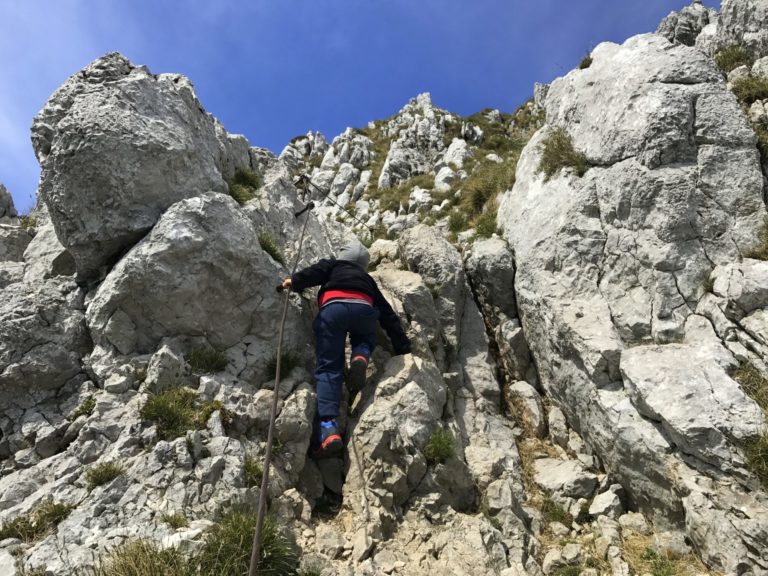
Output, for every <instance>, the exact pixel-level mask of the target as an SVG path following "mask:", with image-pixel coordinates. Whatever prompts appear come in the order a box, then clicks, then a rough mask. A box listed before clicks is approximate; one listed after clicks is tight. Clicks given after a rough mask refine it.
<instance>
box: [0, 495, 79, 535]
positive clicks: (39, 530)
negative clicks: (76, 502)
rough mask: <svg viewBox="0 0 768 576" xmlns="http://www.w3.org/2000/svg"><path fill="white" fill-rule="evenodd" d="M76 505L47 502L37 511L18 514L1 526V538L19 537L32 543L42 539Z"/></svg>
mask: <svg viewBox="0 0 768 576" xmlns="http://www.w3.org/2000/svg"><path fill="white" fill-rule="evenodd" d="M73 508H74V506H71V505H70V504H62V503H60V502H45V503H44V504H42V505H41V506H40V507H38V508H37V509H36V510H35V511H33V512H30V513H29V514H24V515H22V516H18V517H16V518H14V519H13V520H11V521H10V522H7V523H5V524H3V526H2V527H0V540H5V539H6V538H17V539H19V540H21V541H22V542H25V543H27V544H31V543H33V542H37V541H38V540H41V539H42V538H43V536H45V535H47V534H48V533H50V532H51V531H52V530H53V528H55V527H56V526H58V525H59V523H60V522H61V521H62V520H64V518H66V517H67V516H69V513H70V512H71V511H72V509H73Z"/></svg>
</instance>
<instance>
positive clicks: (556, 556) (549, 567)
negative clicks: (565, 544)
mask: <svg viewBox="0 0 768 576" xmlns="http://www.w3.org/2000/svg"><path fill="white" fill-rule="evenodd" d="M563 566H565V562H563V556H562V552H561V550H560V549H559V548H553V549H552V550H550V551H549V552H547V555H546V556H544V562H542V564H541V569H542V570H544V574H546V575H547V576H549V575H550V574H553V573H554V572H555V570H557V569H558V568H562V567H563Z"/></svg>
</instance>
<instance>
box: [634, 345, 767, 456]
mask: <svg viewBox="0 0 768 576" xmlns="http://www.w3.org/2000/svg"><path fill="white" fill-rule="evenodd" d="M702 352H703V351H701V350H697V348H696V347H694V346H691V345H680V344H669V345H667V346H638V347H635V348H632V349H630V350H627V351H625V352H624V353H623V354H622V356H621V373H622V376H623V377H624V383H625V385H626V386H627V391H628V393H629V395H630V397H631V398H632V401H633V402H634V404H635V406H637V409H638V411H639V412H640V413H641V414H642V415H643V416H645V417H647V418H649V419H651V420H653V421H656V422H659V423H660V424H661V426H662V428H663V429H664V431H665V432H666V434H667V435H668V436H669V438H670V440H672V442H674V444H675V445H676V446H677V447H678V448H679V449H680V450H681V451H682V452H683V453H685V454H691V455H693V456H695V457H696V458H699V459H701V460H702V461H704V462H707V463H709V464H711V465H713V466H716V467H717V468H718V469H720V470H733V468H734V465H736V466H738V465H741V466H742V467H743V465H744V463H743V457H742V456H741V455H740V454H739V453H738V450H737V448H736V446H739V445H741V443H743V442H744V441H745V440H747V439H749V438H753V437H755V436H759V435H760V432H761V431H762V430H763V427H764V426H765V417H764V415H763V412H762V410H761V409H760V407H759V406H758V405H757V403H756V402H755V401H754V400H752V399H751V398H749V397H748V396H747V395H746V394H745V393H744V392H743V391H742V389H741V387H740V386H739V385H738V384H737V383H736V382H734V381H733V380H732V379H731V378H729V377H728V375H727V374H726V372H725V370H723V368H722V367H721V366H719V365H718V363H717V362H716V361H715V360H714V359H712V358H710V357H708V355H707V354H705V353H702ZM734 461H735V462H734Z"/></svg>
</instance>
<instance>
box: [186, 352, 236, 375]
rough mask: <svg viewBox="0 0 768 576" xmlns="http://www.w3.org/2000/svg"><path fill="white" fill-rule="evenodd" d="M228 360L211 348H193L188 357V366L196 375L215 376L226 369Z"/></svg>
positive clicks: (224, 355) (225, 356)
mask: <svg viewBox="0 0 768 576" xmlns="http://www.w3.org/2000/svg"><path fill="white" fill-rule="evenodd" d="M228 364H229V358H227V355H226V354H224V352H219V351H218V350H214V349H212V348H195V349H194V350H192V352H191V354H190V355H189V365H190V366H191V367H192V371H193V372H196V373H198V374H215V373H216V372H221V371H222V370H224V369H226V367H227V365H228Z"/></svg>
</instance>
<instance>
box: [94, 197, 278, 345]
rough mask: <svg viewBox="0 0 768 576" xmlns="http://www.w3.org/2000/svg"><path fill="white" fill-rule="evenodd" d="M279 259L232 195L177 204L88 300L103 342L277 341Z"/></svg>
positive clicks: (98, 341) (96, 337) (98, 337)
mask: <svg viewBox="0 0 768 576" xmlns="http://www.w3.org/2000/svg"><path fill="white" fill-rule="evenodd" d="M280 274H281V269H280V265H279V264H277V263H276V262H274V261H273V260H272V259H271V258H270V257H269V256H268V255H267V253H266V252H264V251H263V250H262V249H261V247H260V246H259V241H258V238H257V235H256V232H255V230H254V228H253V226H252V225H251V222H250V220H249V219H248V218H247V217H246V216H245V215H244V214H243V213H242V212H241V211H240V210H239V208H238V206H237V204H236V203H235V201H234V200H232V199H231V198H230V197H229V196H225V195H223V194H211V195H204V196H200V197H197V198H191V199H188V200H184V201H182V202H179V203H178V204H175V205H174V206H172V207H171V208H170V209H169V210H168V211H167V212H166V213H165V214H164V215H163V217H162V218H161V219H160V221H159V222H158V224H157V225H156V226H155V228H154V229H153V230H152V232H151V233H150V234H149V235H148V236H147V237H146V238H145V239H144V240H142V241H141V242H140V243H139V244H138V245H136V246H135V247H134V248H133V249H132V250H131V251H130V252H128V254H126V256H125V257H124V258H123V259H122V260H121V261H120V262H119V264H118V265H117V266H116V267H115V268H114V269H113V270H112V272H110V274H109V275H108V276H107V278H106V279H105V280H104V282H103V283H102V284H101V286H99V289H98V290H97V292H96V294H95V296H94V297H93V299H92V301H91V302H90V304H89V306H88V314H87V315H88V326H89V328H90V330H91V333H92V334H93V337H94V341H95V343H96V344H98V345H99V346H101V347H104V348H110V347H115V348H117V349H118V350H119V352H120V353H122V354H131V353H147V352H152V351H154V350H155V349H156V347H157V345H158V344H159V342H160V341H161V340H162V339H163V338H165V337H176V336H186V337H198V338H204V339H205V340H207V342H208V343H209V344H210V345H212V346H213V347H214V348H217V349H220V350H221V349H226V348H229V347H231V346H234V345H235V344H237V343H238V342H239V341H240V340H241V339H242V338H243V337H244V336H246V335H247V334H253V335H257V336H259V337H262V338H264V339H267V340H269V341H271V340H272V337H273V330H274V327H275V326H277V325H278V321H279V313H280V310H279V306H278V302H279V300H280V296H279V294H277V293H275V291H274V285H275V284H276V283H277V279H279V278H280Z"/></svg>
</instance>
